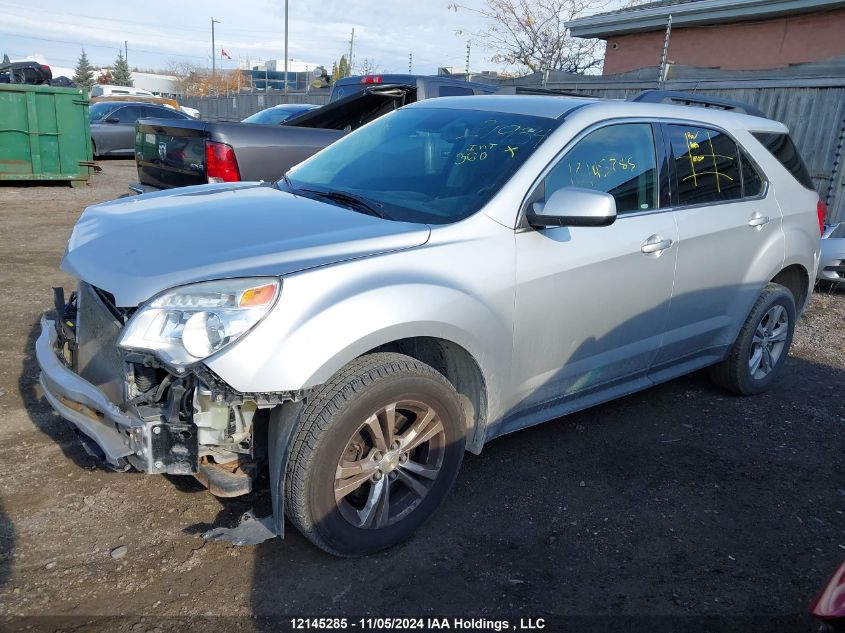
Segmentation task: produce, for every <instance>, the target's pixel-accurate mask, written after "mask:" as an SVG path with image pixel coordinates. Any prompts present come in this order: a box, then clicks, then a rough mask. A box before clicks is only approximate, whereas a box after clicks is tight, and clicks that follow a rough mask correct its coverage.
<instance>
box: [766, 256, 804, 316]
mask: <svg viewBox="0 0 845 633" xmlns="http://www.w3.org/2000/svg"><path fill="white" fill-rule="evenodd" d="M770 281H771V283H775V284H780V285H781V286H784V287H785V288H786V289H787V290H789V291H790V292H791V293H792V297H793V299H795V310H796V312H797V313H798V314H800V313H801V311H802V310H803V309H804V307H805V304H806V302H807V298H808V297H809V295H810V274H809V272H807V269H806V268H804V266H802V265H801V264H790V265H788V266H786V267H784V268H782V269H781V270H780V272H778V273H777V274H776V275H775V276H774V277H772V278H771V280H770Z"/></svg>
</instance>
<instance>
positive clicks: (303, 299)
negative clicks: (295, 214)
mask: <svg viewBox="0 0 845 633" xmlns="http://www.w3.org/2000/svg"><path fill="white" fill-rule="evenodd" d="M485 221H486V222H490V221H489V220H485ZM491 224H492V223H491ZM501 236H502V237H501V240H494V242H499V241H500V242H501V244H494V245H493V246H494V248H497V247H499V246H501V250H496V251H492V252H497V256H496V257H490V253H491V250H490V249H491V243H490V242H491V240H489V239H487V240H478V241H473V242H469V243H467V242H464V243H462V244H460V247H461V250H462V252H463V253H465V252H466V250H467V249H468V250H469V251H470V258H471V260H472V259H474V257H473V255H476V253H472V251H473V250H475V249H477V250H478V253H477V256H478V259H476V260H475V261H484V266H483V267H481V266H477V265H476V266H472V265H467V266H466V267H460V266H455V264H454V261H450V259H452V258H450V257H448V256H446V255H447V254H446V253H445V252H443V251H446V250H447V249H449V247H450V246H451V244H450V243H446V244H442V245H440V246H434V247H432V248H428V247H420V248H417V249H412V250H410V251H408V250H405V251H403V252H402V253H401V254H400V253H388V254H386V255H383V256H377V257H369V258H365V259H359V260H355V261H352V262H345V263H343V264H338V265H334V266H327V267H323V268H318V269H312V270H308V271H303V272H301V273H297V274H295V275H291V276H289V277H285V279H284V282H283V288H282V292H281V296H280V298H279V301H278V303H277V305H276V306H275V307H274V308H273V310H272V311H271V312H270V314H268V315H267V317H266V318H265V319H264V320H263V321H262V322H261V323H259V324H258V325H257V326H256V327H255V329H254V330H253V331H252V332H250V333H249V334H248V335H247V336H245V337H243V338H242V339H241V340H240V341H238V342H236V343H235V344H234V345H232V346H231V347H230V348H226V349H224V350H223V351H222V352H221V353H220V354H219V355H216V356H214V357H212V358H210V359H209V360H208V361H206V364H207V365H208V366H209V368H210V369H211V370H212V371H214V372H215V373H216V374H217V375H218V376H220V378H222V379H223V380H224V381H226V382H227V383H228V384H229V385H231V386H232V387H233V388H234V389H237V390H239V391H248V392H278V391H300V390H305V389H309V388H311V387H314V386H316V385H319V384H321V383H323V382H325V381H326V380H328V378H329V377H330V376H332V375H333V374H334V373H335V372H336V371H338V370H339V369H340V368H341V367H343V366H344V365H346V364H347V363H348V362H349V361H351V360H353V359H354V358H356V357H357V356H360V355H361V354H364V353H366V352H368V351H369V350H372V349H374V348H377V347H379V346H382V345H385V344H387V343H390V342H393V341H397V340H399V339H404V338H410V337H435V338H439V339H444V340H447V341H449V342H451V343H454V344H456V345H459V346H461V347H462V348H464V349H465V350H466V351H467V352H468V353H469V354H470V355H472V356H473V357H474V359H475V361H476V362H477V363H478V365H479V368H480V369H481V372H482V375H483V376H484V380H485V384H486V385H487V391H488V394H490V396H495V394H498V393H500V392H503V391H504V390H505V387H506V386H507V384H508V382H507V381H508V379H509V377H510V367H511V354H512V337H513V325H512V323H513V316H512V311H513V265H512V261H513V260H512V258H511V257H509V256H508V253H512V249H513V232H512V231H507V230H502V231H501ZM438 251H439V252H438ZM499 254H501V255H499ZM495 410H496V406H495V403H494V402H491V401H490V399H488V414H491V415H492V414H493V412H494V411H495Z"/></svg>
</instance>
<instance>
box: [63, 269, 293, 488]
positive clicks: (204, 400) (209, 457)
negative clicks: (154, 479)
mask: <svg viewBox="0 0 845 633" xmlns="http://www.w3.org/2000/svg"><path fill="white" fill-rule="evenodd" d="M54 299H55V307H56V311H57V313H58V316H59V318H58V319H57V322H56V331H57V342H56V349H55V351H56V353H57V355H58V356H59V358H60V359H61V360H62V361H63V362H64V364H65V365H66V366H67V367H68V369H70V370H72V371H73V372H74V373H76V374H78V375H79V376H80V377H82V378H84V379H85V380H86V381H88V382H90V383H91V384H93V385H94V386H96V387H97V388H98V389H100V390H101V391H102V392H103V393H104V394H105V395H107V396H108V398H109V400H110V401H111V402H112V403H114V404H115V405H117V408H119V409H120V411H121V412H123V413H124V414H126V415H127V416H128V417H129V418H130V419H132V420H133V421H134V422H135V423H134V424H132V425H131V427H130V428H126V427H125V426H121V425H119V424H113V423H112V422H111V420H109V419H107V416H104V415H103V412H100V411H96V410H94V409H91V408H90V407H86V406H85V405H82V404H79V403H74V402H71V401H70V400H68V399H65V400H64V404H65V405H66V406H70V407H72V408H74V410H76V411H78V412H81V413H85V414H86V415H88V417H91V418H94V419H97V420H98V421H99V422H101V423H103V424H106V425H109V426H113V427H114V428H115V430H116V431H117V432H118V433H120V434H121V435H122V436H123V437H124V442H125V443H127V444H128V446H129V447H130V448H131V453H130V454H127V455H126V456H125V457H121V458H120V459H119V460H117V462H116V463H112V464H111V466H112V467H113V468H116V469H117V470H126V469H128V468H130V467H132V468H135V469H137V470H139V471H141V472H145V473H150V474H154V473H159V474H163V473H168V474H174V475H193V476H194V477H195V478H196V479H197V480H198V481H200V482H201V483H202V484H203V485H205V486H206V487H207V488H208V489H209V491H210V492H211V493H212V494H214V495H216V496H220V497H233V496H239V495H243V494H247V493H248V492H250V491H251V490H252V482H253V480H254V479H255V477H256V475H257V473H258V470H259V467H260V466H261V465H262V464H264V463H265V462H266V460H267V426H268V422H269V413H270V409H272V408H273V407H275V406H277V405H279V404H282V403H284V402H287V401H290V400H295V399H297V397H298V394H294V393H266V394H258V393H253V394H245V393H240V392H238V391H235V390H233V389H232V388H231V387H229V386H228V385H226V384H225V383H224V382H223V381H222V380H221V379H220V378H219V377H218V376H216V375H214V374H213V373H212V372H211V371H210V370H209V369H208V368H207V367H205V366H204V365H203V364H202V363H196V364H195V365H193V366H190V367H171V366H168V365H167V364H165V363H163V362H162V361H161V360H159V359H158V358H156V357H155V356H154V355H152V354H148V353H138V352H132V351H126V350H123V349H121V348H120V347H119V346H118V345H117V341H118V338H119V336H120V334H121V331H122V329H123V327H124V326H125V325H126V323H127V322H128V320H129V319H130V318H131V317H132V315H133V313H134V312H135V309H126V308H120V307H117V306H115V304H114V298H113V297H112V296H111V295H110V294H109V293H107V292H105V291H103V290H100V289H98V288H95V287H93V286H91V285H88V284H85V283H81V284H80V286H79V289H78V291H76V292H73V293H71V295H70V297H69V298H68V300H67V301H65V297H64V291H63V290H62V289H61V288H56V289H54ZM86 409H87V410H86ZM79 433H80V439H81V440H82V443H83V445H84V446H85V448H86V450H87V451H88V452H89V453H90V454H92V455H94V456H96V457H100V458H102V457H104V455H103V450H102V448H101V447H100V446H99V445H98V442H97V441H95V440H92V439H91V438H90V437H86V435H85V433H83V432H79Z"/></svg>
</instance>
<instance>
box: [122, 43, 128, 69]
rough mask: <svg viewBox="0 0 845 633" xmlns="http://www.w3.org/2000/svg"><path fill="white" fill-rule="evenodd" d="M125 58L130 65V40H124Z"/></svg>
mask: <svg viewBox="0 0 845 633" xmlns="http://www.w3.org/2000/svg"><path fill="white" fill-rule="evenodd" d="M123 59H125V60H126V66H127V67H128V66H129V42H127V41H126V40H123Z"/></svg>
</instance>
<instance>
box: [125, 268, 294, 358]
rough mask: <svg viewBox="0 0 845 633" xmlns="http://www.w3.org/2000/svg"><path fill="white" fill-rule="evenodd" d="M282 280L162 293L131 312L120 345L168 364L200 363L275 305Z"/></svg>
mask: <svg viewBox="0 0 845 633" xmlns="http://www.w3.org/2000/svg"><path fill="white" fill-rule="evenodd" d="M281 285H282V284H281V280H279V279H272V278H248V279H226V280H221V281H206V282H202V283H196V284H191V285H188V286H181V287H178V288H174V289H172V290H168V291H166V292H163V293H162V294H160V295H158V296H157V297H155V298H154V299H153V300H152V301H150V302H148V303H147V304H145V305H144V306H142V307H141V308H140V309H139V310H138V312H136V313H135V314H134V315H133V316H132V318H131V319H130V320H129V323H128V324H127V325H126V329H125V330H124V332H123V335H122V336H121V339H120V343H119V345H120V347H122V348H123V349H131V350H137V351H149V352H152V353H153V354H155V355H156V356H158V357H159V358H160V359H161V360H162V361H164V362H165V363H167V364H168V365H173V366H177V367H178V366H184V365H190V364H193V363H196V362H198V361H201V360H204V359H206V358H208V357H209V356H211V355H212V354H215V353H216V352H219V351H220V350H221V349H223V348H224V347H226V346H227V345H230V344H232V343H233V342H234V341H236V340H238V339H239V338H240V337H241V336H243V335H244V334H246V333H247V332H248V331H249V330H250V329H252V328H253V327H254V326H255V325H256V324H257V323H258V322H259V321H260V320H261V319H262V318H263V317H264V315H265V314H267V312H269V311H270V308H272V307H273V305H274V304H275V303H276V299H277V298H278V296H279V292H280V291H281Z"/></svg>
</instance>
